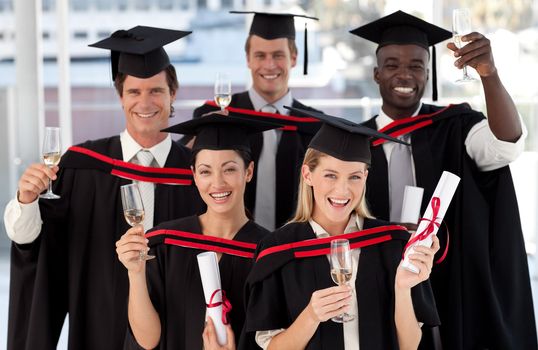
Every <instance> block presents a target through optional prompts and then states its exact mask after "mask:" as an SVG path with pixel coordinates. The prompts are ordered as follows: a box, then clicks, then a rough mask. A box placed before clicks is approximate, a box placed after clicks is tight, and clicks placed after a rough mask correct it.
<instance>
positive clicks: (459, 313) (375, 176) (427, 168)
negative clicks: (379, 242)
mask: <svg viewBox="0 0 538 350" xmlns="http://www.w3.org/2000/svg"><path fill="white" fill-rule="evenodd" d="M457 108H461V106H459V107H457ZM439 110H441V107H435V106H432V105H426V104H425V105H423V107H422V109H421V110H420V114H429V113H433V112H436V111H439ZM447 112H449V110H447V111H446V112H443V113H447ZM484 118H485V117H484V115H483V114H482V113H479V112H476V111H473V110H471V109H470V108H468V107H467V108H461V110H460V111H459V113H458V114H457V115H456V116H452V117H450V118H447V119H443V120H439V121H437V122H434V123H433V124H432V125H429V126H426V127H424V128H421V129H418V130H416V131H414V132H412V133H411V144H412V150H413V159H414V163H415V173H416V181H417V186H420V187H423V188H424V198H423V202H422V208H421V209H422V211H421V212H424V211H425V209H426V205H427V204H428V201H429V200H430V198H431V196H432V194H433V191H434V189H435V186H436V185H437V181H438V180H439V178H440V176H441V173H442V171H443V170H448V171H450V172H452V173H454V174H456V175H458V176H460V177H461V179H462V180H461V182H460V185H459V187H458V190H457V191H456V194H455V195H454V198H453V199H452V202H451V204H450V207H449V208H448V211H447V213H446V215H445V218H444V221H445V223H446V225H447V227H448V229H449V232H450V237H449V239H450V247H449V251H448V255H447V257H446V260H445V261H444V262H443V263H441V264H440V265H435V266H434V268H433V271H432V275H431V278H430V279H431V281H432V288H433V291H434V294H435V299H436V302H437V308H438V310H439V315H440V317H441V322H442V324H441V327H440V331H441V338H442V342H443V346H444V348H445V349H486V348H487V349H537V348H538V345H537V340H536V328H535V327H536V324H535V320H534V312H533V310H534V309H533V301H532V294H531V287H530V280H529V269H528V265H527V256H526V253H525V246H524V241H523V234H522V229H521V223H520V219H519V211H518V205H517V200H516V196H515V192H514V186H513V183H512V177H511V174H510V169H509V167H508V166H505V167H503V168H500V169H497V170H493V171H488V172H482V171H479V170H478V168H477V166H476V164H475V163H474V162H473V161H472V160H471V158H470V157H469V155H468V154H467V152H466V150H465V145H464V141H465V138H466V137H467V134H468V132H469V130H470V129H471V128H472V126H473V125H475V124H476V123H478V122H479V121H480V120H483V119H484ZM366 125H367V126H370V127H372V128H376V125H375V120H374V119H371V120H369V121H368V122H367V123H366ZM369 173H370V174H369V176H368V180H367V187H366V188H367V191H366V196H367V200H368V203H369V205H370V209H371V211H372V213H373V214H374V215H375V216H377V217H379V218H382V219H383V218H384V219H387V218H388V217H389V206H388V205H389V204H388V203H389V199H388V198H389V196H388V175H387V161H386V157H385V154H384V152H383V149H382V147H381V146H376V147H372V166H371V168H370V171H369ZM439 238H440V240H441V247H442V248H441V251H442V250H443V249H444V248H443V247H444V246H445V243H446V230H445V229H444V227H443V225H442V226H441V230H440V232H439Z"/></svg>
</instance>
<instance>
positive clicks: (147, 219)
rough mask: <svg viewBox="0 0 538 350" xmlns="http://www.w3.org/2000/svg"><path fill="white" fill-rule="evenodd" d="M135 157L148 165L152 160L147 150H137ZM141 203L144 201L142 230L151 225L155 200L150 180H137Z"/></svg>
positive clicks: (142, 163)
mask: <svg viewBox="0 0 538 350" xmlns="http://www.w3.org/2000/svg"><path fill="white" fill-rule="evenodd" d="M136 157H137V158H138V163H139V164H140V165H143V166H150V165H151V163H152V162H153V154H151V152H150V151H147V150H140V151H138V153H137V155H136ZM137 183H138V188H139V189H140V195H141V196H142V203H144V231H147V230H149V229H150V228H152V227H153V207H154V200H155V185H154V184H153V183H151V182H145V181H137Z"/></svg>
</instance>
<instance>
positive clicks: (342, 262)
mask: <svg viewBox="0 0 538 350" xmlns="http://www.w3.org/2000/svg"><path fill="white" fill-rule="evenodd" d="M330 263H331V277H332V279H333V281H334V283H336V284H338V285H339V286H341V285H345V284H348V283H349V281H351V276H352V275H353V263H352V259H351V250H350V248H349V241H348V240H347V239H335V240H332V241H331V256H330ZM354 319H355V316H353V315H350V314H348V313H345V312H344V313H343V314H341V315H338V316H335V317H333V318H332V319H331V320H332V321H333V322H338V323H343V322H349V321H352V320H354Z"/></svg>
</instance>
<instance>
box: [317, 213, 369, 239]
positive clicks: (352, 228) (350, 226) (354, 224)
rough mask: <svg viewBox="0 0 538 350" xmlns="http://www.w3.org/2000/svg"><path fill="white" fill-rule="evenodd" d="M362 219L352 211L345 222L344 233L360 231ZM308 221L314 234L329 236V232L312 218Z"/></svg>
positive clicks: (318, 236) (320, 236) (319, 236)
mask: <svg viewBox="0 0 538 350" xmlns="http://www.w3.org/2000/svg"><path fill="white" fill-rule="evenodd" d="M363 221H364V220H363V218H361V217H359V216H358V215H357V213H355V212H353V214H351V216H350V217H349V221H348V222H347V225H346V228H345V230H344V233H350V232H356V231H360V229H361V227H362V223H363ZM308 223H309V224H310V226H311V227H312V230H314V233H315V234H316V237H317V238H324V237H329V236H330V235H329V233H328V232H327V231H325V229H324V228H323V227H321V225H320V224H318V223H317V222H315V221H314V220H313V219H310V220H308Z"/></svg>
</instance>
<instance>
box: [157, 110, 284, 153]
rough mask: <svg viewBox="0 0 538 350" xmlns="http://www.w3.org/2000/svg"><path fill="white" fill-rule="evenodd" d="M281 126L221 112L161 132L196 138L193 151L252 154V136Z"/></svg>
mask: <svg viewBox="0 0 538 350" xmlns="http://www.w3.org/2000/svg"><path fill="white" fill-rule="evenodd" d="M281 126H282V125H280V124H276V123H269V122H265V121H260V120H255V119H246V118H240V117H237V116H234V114H233V113H230V114H229V115H228V116H226V115H222V114H220V113H219V112H214V113H211V114H207V115H204V116H203V117H201V118H195V119H190V120H188V121H186V122H183V123H179V124H176V125H174V126H171V127H168V128H166V129H164V130H161V131H162V132H170V133H174V134H184V135H194V136H196V139H195V140H194V145H193V146H192V150H193V151H197V150H200V149H210V150H230V149H232V150H237V149H238V150H243V151H246V152H249V153H250V140H249V135H250V134H254V133H258V132H263V131H266V130H271V129H276V128H279V127H281Z"/></svg>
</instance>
